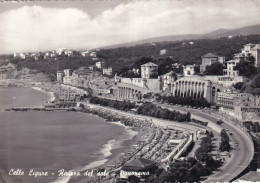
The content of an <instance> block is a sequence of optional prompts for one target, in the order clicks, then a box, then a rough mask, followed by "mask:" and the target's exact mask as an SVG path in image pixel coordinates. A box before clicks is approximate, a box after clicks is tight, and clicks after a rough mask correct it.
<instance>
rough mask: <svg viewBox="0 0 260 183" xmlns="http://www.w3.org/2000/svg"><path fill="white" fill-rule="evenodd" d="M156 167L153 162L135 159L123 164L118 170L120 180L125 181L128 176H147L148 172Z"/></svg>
mask: <svg viewBox="0 0 260 183" xmlns="http://www.w3.org/2000/svg"><path fill="white" fill-rule="evenodd" d="M155 166H156V164H155V162H153V161H150V160H148V159H145V158H137V159H135V160H133V161H132V162H129V163H127V164H125V165H124V166H123V167H122V168H121V170H120V177H119V178H120V179H127V178H128V177H129V176H131V175H134V176H136V177H141V176H142V177H143V176H149V175H150V172H149V171H150V170H151V169H153V168H154V167H155Z"/></svg>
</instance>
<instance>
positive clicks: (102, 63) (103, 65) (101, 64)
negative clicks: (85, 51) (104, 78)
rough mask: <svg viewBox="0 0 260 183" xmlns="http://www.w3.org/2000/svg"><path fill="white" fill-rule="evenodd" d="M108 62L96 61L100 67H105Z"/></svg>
mask: <svg viewBox="0 0 260 183" xmlns="http://www.w3.org/2000/svg"><path fill="white" fill-rule="evenodd" d="M105 65H106V63H105V62H104V61H99V62H96V67H97V68H99V69H103V68H104V67H105Z"/></svg>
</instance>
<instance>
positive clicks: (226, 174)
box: [162, 104, 254, 182]
mask: <svg viewBox="0 0 260 183" xmlns="http://www.w3.org/2000/svg"><path fill="white" fill-rule="evenodd" d="M162 105H163V106H167V107H170V108H173V109H175V110H180V111H185V112H187V111H190V112H191V114H192V115H195V116H199V117H200V118H203V119H205V121H207V120H208V121H212V122H216V121H218V120H219V119H220V118H221V116H219V118H218V117H215V116H214V117H213V116H211V115H209V114H205V113H203V112H201V111H200V110H197V109H189V108H183V107H179V106H170V105H164V104H162ZM223 122H224V123H222V124H221V126H222V127H223V128H224V129H228V134H230V133H232V135H229V137H230V140H231V145H232V147H233V148H234V149H233V150H232V152H231V158H226V162H225V164H224V166H222V167H221V168H220V171H217V172H215V173H214V174H212V175H211V176H210V177H209V178H208V179H207V180H205V181H204V182H228V181H231V180H232V179H234V178H235V177H236V176H237V175H239V174H240V173H241V172H242V171H243V170H244V169H246V168H247V167H248V165H249V163H250V161H251V159H252V157H253V155H254V146H253V142H252V141H251V139H250V137H249V136H248V135H247V134H246V133H245V132H243V129H242V128H239V127H238V126H235V125H234V124H232V123H231V122H228V121H225V120H223ZM236 143H238V146H236Z"/></svg>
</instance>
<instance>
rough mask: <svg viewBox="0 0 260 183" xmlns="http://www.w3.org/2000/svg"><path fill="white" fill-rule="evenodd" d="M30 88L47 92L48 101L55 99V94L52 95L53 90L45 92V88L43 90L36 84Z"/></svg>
mask: <svg viewBox="0 0 260 183" xmlns="http://www.w3.org/2000/svg"><path fill="white" fill-rule="evenodd" d="M31 88H32V89H34V90H37V91H42V92H44V93H47V95H48V97H49V101H54V100H55V95H54V92H47V91H45V90H43V89H42V88H40V87H37V86H33V87H31Z"/></svg>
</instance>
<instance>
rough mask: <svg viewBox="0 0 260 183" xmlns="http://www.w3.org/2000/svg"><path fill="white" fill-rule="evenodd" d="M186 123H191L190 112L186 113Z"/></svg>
mask: <svg viewBox="0 0 260 183" xmlns="http://www.w3.org/2000/svg"><path fill="white" fill-rule="evenodd" d="M186 121H188V122H190V121H191V114H190V111H188V112H187V118H186Z"/></svg>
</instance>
